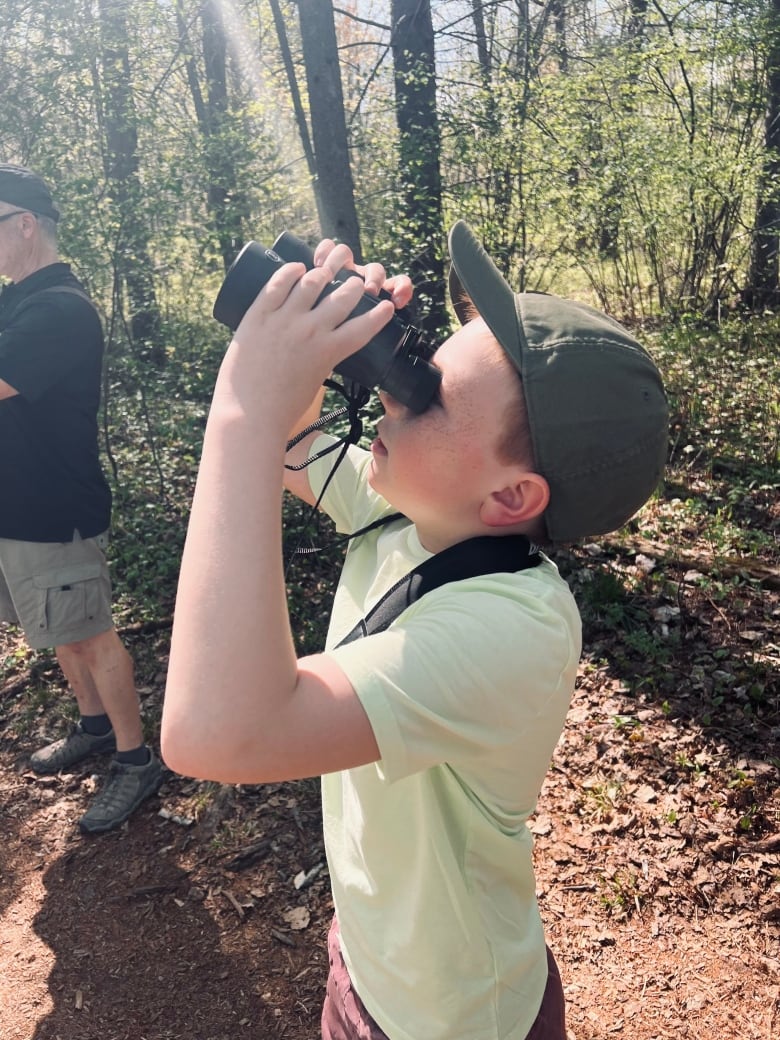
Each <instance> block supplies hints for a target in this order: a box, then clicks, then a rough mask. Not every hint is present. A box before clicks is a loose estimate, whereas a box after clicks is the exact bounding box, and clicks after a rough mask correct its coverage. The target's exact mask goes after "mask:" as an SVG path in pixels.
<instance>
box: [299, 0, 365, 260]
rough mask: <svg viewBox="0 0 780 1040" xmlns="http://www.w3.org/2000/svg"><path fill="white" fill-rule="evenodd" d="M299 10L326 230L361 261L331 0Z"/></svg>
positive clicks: (302, 0) (312, 0)
mask: <svg viewBox="0 0 780 1040" xmlns="http://www.w3.org/2000/svg"><path fill="white" fill-rule="evenodd" d="M298 12H299V17H300V23H301V42H302V44H303V58H304V63H305V65H306V84H307V87H308V93H309V113H310V118H311V134H312V140H313V144H314V161H315V164H316V168H317V176H316V179H315V192H316V194H317V203H318V208H319V212H320V223H321V226H322V232H323V234H324V235H326V236H327V237H328V238H335V239H338V240H339V241H341V242H346V243H347V244H348V245H349V246H350V247H351V248H352V252H353V253H354V254H355V258H356V260H358V262H360V260H361V247H360V227H359V224H358V217H357V209H356V207H355V189H354V184H353V180H352V169H351V167H350V160H349V145H348V142H347V123H346V119H345V116H344V95H343V92H342V89H341V70H340V68H339V54H338V46H337V41H336V25H335V22H334V17H333V4H332V2H331V0H298Z"/></svg>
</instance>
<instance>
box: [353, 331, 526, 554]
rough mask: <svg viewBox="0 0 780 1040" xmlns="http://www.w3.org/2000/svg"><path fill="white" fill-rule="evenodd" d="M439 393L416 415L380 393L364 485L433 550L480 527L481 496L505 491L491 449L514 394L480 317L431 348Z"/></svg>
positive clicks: (511, 374)
mask: <svg viewBox="0 0 780 1040" xmlns="http://www.w3.org/2000/svg"><path fill="white" fill-rule="evenodd" d="M433 363H434V364H435V365H436V366H437V367H438V368H439V369H440V371H441V374H442V380H441V387H440V391H439V396H438V397H437V398H435V399H434V402H433V403H432V404H431V405H430V407H429V408H427V409H426V411H424V412H422V413H421V414H419V415H417V414H415V413H414V412H411V411H409V409H407V408H404V406H403V405H401V404H399V402H398V401H396V400H395V399H394V398H393V397H391V396H389V395H388V394H386V393H384V392H381V393H380V395H379V397H380V400H381V402H382V405H383V407H384V409H385V415H384V416H383V417H382V419H380V420H379V422H378V424H377V434H378V437H377V439H376V440H375V441H374V442H373V444H372V445H371V452H372V461H371V468H370V470H369V475H368V480H369V483H370V484H371V486H372V487H373V488H374V489H375V490H376V491H377V492H378V493H379V494H381V495H382V496H383V497H384V498H386V499H387V500H388V501H389V502H390V503H391V504H392V505H393V506H395V508H396V509H399V510H401V512H403V513H404V514H405V515H406V516H408V517H409V518H410V519H411V520H413V521H414V522H415V523H416V524H417V527H418V530H419V533H420V538H421V541H422V543H423V545H425V547H426V548H427V549H429V550H431V551H438V550H439V549H441V548H443V547H444V544H452V543H453V541H458V540H460V539H461V538H466V537H470V536H471V535H473V534H475V533H477V532H478V531H479V530H480V524H479V510H480V506H481V503H482V502H483V500H484V499H485V497H486V496H487V495H489V494H490V493H491V492H492V491H494V490H496V489H500V488H501V487H503V486H504V482H505V481H506V466H507V464H506V462H504V461H502V460H501V459H500V458H499V453H498V444H499V440H500V436H501V433H502V432H503V423H504V420H505V416H506V413H507V409H508V408H509V406H510V404H511V403H512V402H514V401H515V400H516V398H517V395H518V394H519V393H520V392H521V390H520V381H519V379H518V376H517V373H516V372H515V371H514V369H513V368H512V365H511V363H510V362H509V361H508V359H507V358H506V356H505V354H504V352H503V350H502V349H501V347H500V346H499V345H498V343H497V342H496V340H495V339H494V337H493V335H492V334H491V332H490V330H489V329H488V327H487V326H486V325H485V323H484V322H483V321H482V319H481V318H476V319H475V320H474V321H471V322H469V323H468V324H467V325H464V326H463V328H461V329H459V330H458V331H457V332H456V333H455V334H454V335H453V336H451V337H450V338H449V339H448V340H446V342H445V343H444V344H443V345H442V346H441V347H440V348H439V349H438V350H437V351H436V354H435V356H434V359H433Z"/></svg>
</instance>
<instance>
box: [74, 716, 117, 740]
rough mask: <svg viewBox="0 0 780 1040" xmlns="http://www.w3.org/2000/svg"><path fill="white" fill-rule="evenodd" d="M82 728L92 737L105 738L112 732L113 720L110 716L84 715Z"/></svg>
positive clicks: (81, 720)
mask: <svg viewBox="0 0 780 1040" xmlns="http://www.w3.org/2000/svg"><path fill="white" fill-rule="evenodd" d="M79 721H80V722H81V728H82V729H83V730H84V732H85V733H89V735H90V736H91V737H104V736H105V735H106V733H110V732H111V719H110V718H109V717H108V715H82V716H81V719H80V720H79Z"/></svg>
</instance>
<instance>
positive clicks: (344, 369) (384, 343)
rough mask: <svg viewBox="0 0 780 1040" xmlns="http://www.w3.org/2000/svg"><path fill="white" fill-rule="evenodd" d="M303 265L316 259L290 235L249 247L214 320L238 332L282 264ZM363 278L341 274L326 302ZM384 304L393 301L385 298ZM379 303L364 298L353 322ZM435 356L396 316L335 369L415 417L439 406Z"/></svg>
mask: <svg viewBox="0 0 780 1040" xmlns="http://www.w3.org/2000/svg"><path fill="white" fill-rule="evenodd" d="M291 262H299V263H303V264H305V265H306V267H307V268H309V269H311V268H313V267H314V253H313V252H312V250H311V249H310V248H309V247H308V246H307V245H306V243H305V242H304V241H302V239H300V238H297V237H296V236H295V235H293V234H291V233H290V232H289V231H284V232H282V234H281V235H280V236H279V237H278V238H277V239H276V241H275V242H274V244H273V246H272V247H271V248H270V249H269V248H267V247H266V246H262V245H260V243H259V242H248V243H247V245H245V246H244V248H243V249H242V250H241V252H240V253H239V254H238V256H237V257H236V259H235V260H234V261H233V263H232V264H231V266H230V268H229V270H228V272H227V274H226V275H225V280H224V281H223V283H222V288H221V289H220V290H219V293H218V294H217V298H216V300H215V301H214V311H213V314H214V317H215V318H216V319H217V321H219V322H221V324H223V325H226V326H227V327H228V328H229V329H231V330H232V331H235V330H236V329H237V328H238V325H239V322H240V321H241V319H242V318H243V316H244V314H245V313H246V311H247V309H248V308H249V305H250V304H251V303H252V301H253V300H254V299H255V297H256V296H257V294H258V293H259V292H260V290H261V289H262V288H263V286H264V285H265V284H266V282H267V281H268V280H269V278H270V277H271V275H272V274H273V273H274V271H276V270H277V268H279V267H280V266H281V265H282V264H286V263H291ZM354 277H359V275H357V273H356V272H355V271H348V270H346V269H344V270H342V271H339V273H338V274H337V275H336V277H335V278H334V280H333V281H332V282H331V283H330V284H329V285H328V286H326V288H325V290H324V292H323V293H322V296H321V297H320V299H322V297H323V296H327V295H328V294H329V293H332V292H333V291H334V289H336V288H338V286H339V285H343V284H344V281H345V280H346V279H347V278H354ZM379 298H384V299H389V298H390V297H389V295H388V294H387V293H385V292H382V293H380V297H379ZM377 302H378V298H377V297H374V296H369V295H368V293H363V296H362V297H361V299H360V300H359V301H358V304H357V306H356V307H355V308H354V310H353V311H352V313H351V314H350V317H351V318H352V317H355V316H356V315H358V314H365V313H366V312H367V311H368V310H370V309H371V308H372V307H375V306H376V305H377ZM431 353H432V352H431V351H430V350H429V349H428V348H427V347H426V346H425V345H424V344H423V343H422V340H421V337H420V333H419V332H418V330H417V329H415V328H414V326H413V325H409V324H407V323H405V322H403V321H401V319H400V318H399V316H398V315H394V316H393V317H392V318H391V319H390V321H389V322H388V323H387V325H385V327H384V328H383V329H381V330H380V331H379V332H378V333H377V334H376V336H374V337H373V339H371V340H369V342H368V343H367V344H366V345H365V346H364V347H362V348H361V349H360V350H359V351H357V353H355V354H352V355H350V357H348V358H345V360H344V361H342V362H341V363H340V364H338V365H337V366H336V368H335V371H336V372H337V373H338V374H339V375H340V376H342V377H343V378H344V379H347V380H351V381H352V382H354V383H358V384H359V385H360V386H362V387H365V388H366V389H368V390H370V389H372V388H375V387H376V388H378V389H380V390H385V391H387V393H388V394H391V395H392V396H393V397H394V398H395V399H396V400H397V401H400V402H401V404H403V405H405V406H406V407H407V408H409V409H410V410H411V411H413V412H418V413H419V412H424V411H425V409H426V408H427V407H428V405H429V404H430V403H431V401H432V400H433V397H434V395H435V394H436V392H437V390H438V388H439V383H440V382H441V372H439V370H438V368H436V367H435V366H434V365H432V364H430V362H429V361H428V360H427V359H428V357H430V356H431Z"/></svg>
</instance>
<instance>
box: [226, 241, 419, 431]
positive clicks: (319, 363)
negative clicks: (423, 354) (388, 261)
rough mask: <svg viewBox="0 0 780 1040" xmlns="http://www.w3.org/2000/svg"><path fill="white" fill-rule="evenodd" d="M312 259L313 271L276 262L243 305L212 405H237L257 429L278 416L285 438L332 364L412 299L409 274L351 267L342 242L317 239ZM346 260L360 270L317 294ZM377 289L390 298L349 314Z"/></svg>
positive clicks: (266, 428)
mask: <svg viewBox="0 0 780 1040" xmlns="http://www.w3.org/2000/svg"><path fill="white" fill-rule="evenodd" d="M315 264H316V265H317V266H315V268H314V269H313V270H311V271H306V270H305V269H304V267H303V265H302V264H293V263H290V264H285V265H284V266H283V267H280V268H279V270H278V271H276V272H275V273H274V275H273V276H272V278H271V279H270V280H269V281H268V283H267V285H266V286H265V287H264V288H263V290H262V292H261V293H260V294H259V295H258V297H257V298H256V300H255V301H254V302H253V303H252V305H251V306H250V307H249V308H248V310H247V312H246V314H245V315H244V317H243V319H242V321H241V323H240V325H239V326H238V328H237V329H236V332H235V335H234V338H233V342H232V343H231V345H230V348H229V350H228V352H227V354H226V356H225V360H224V361H223V364H222V368H221V370H220V375H219V379H218V381H217V387H216V390H215V394H214V403H213V406H212V407H213V409H216V410H217V411H218V412H220V411H222V410H223V409H228V410H229V411H230V412H233V413H234V414H236V412H235V410H236V409H238V413H239V414H241V415H242V416H243V417H244V418H249V419H250V421H251V420H254V421H256V422H257V423H258V425H259V426H262V427H263V431H262V432H269V426H270V424H271V423H273V422H274V420H275V419H278V421H279V422H281V424H282V428H283V430H284V435H285V437H286V435H287V433H288V432H289V430H290V429H291V428H292V427H293V426H294V425H295V423H296V421H297V420H298V419H299V417H300V416H301V415H302V414H303V413H304V412H305V411H306V410H307V409H308V407H309V406H310V404H311V402H312V400H313V399H315V397H316V395H317V393H318V390H319V388H320V386H321V385H322V383H323V381H324V380H325V379H326V378H327V377H328V375H329V373H330V372H331V371H332V370H333V368H334V367H335V366H336V365H338V364H339V362H341V361H343V360H344V358H346V357H349V356H350V355H351V354H354V353H356V352H357V351H358V350H360V348H361V347H363V346H365V344H366V343H368V341H369V340H370V339H371V338H372V337H373V336H375V335H376V334H377V333H378V332H379V331H380V329H382V328H383V327H384V326H385V325H386V324H387V322H388V321H390V319H391V317H392V315H393V310H394V307H396V306H398V307H400V306H404V305H405V304H406V303H408V302H409V300H410V299H411V295H412V284H411V280H410V279H409V278H408V277H407V276H405V275H401V276H398V277H396V278H391V279H387V278H386V277H385V271H384V268H383V267H382V265H381V264H378V263H374V264H367V265H365V266H364V267H360V268H355V265H354V263H353V260H352V253H351V251H350V250H349V248H348V247H347V246H343V245H335V244H334V243H333V242H331V241H329V240H326V241H324V242H322V243H320V245H319V246H318V247H317V251H316V253H315ZM344 267H349V268H355V269H356V270H357V271H358V273H359V274H361V275H362V277H361V278H347V279H346V280H345V281H344V284H342V285H340V286H339V287H338V288H337V289H335V290H334V291H333V292H330V293H329V294H328V295H327V296H325V297H323V298H322V299H320V297H321V295H322V292H323V291H324V290H325V288H326V287H327V286H328V285H329V283H330V282H332V281H333V279H334V277H335V275H336V274H337V273H338V271H340V270H341V269H342V268H344ZM363 278H365V279H366V281H365V282H364V281H363ZM379 288H384V289H385V290H386V291H387V292H389V293H390V294H391V297H392V303H391V302H390V301H388V300H383V301H378V302H377V305H376V306H375V307H373V308H371V309H370V310H369V311H367V312H366V313H364V314H361V315H359V316H357V317H354V318H350V317H349V315H350V313H351V312H352V310H353V309H354V307H355V306H356V305H357V303H358V301H359V299H360V297H361V295H362V293H363V292H364V291H368V292H371V293H374V292H378V291H379Z"/></svg>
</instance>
